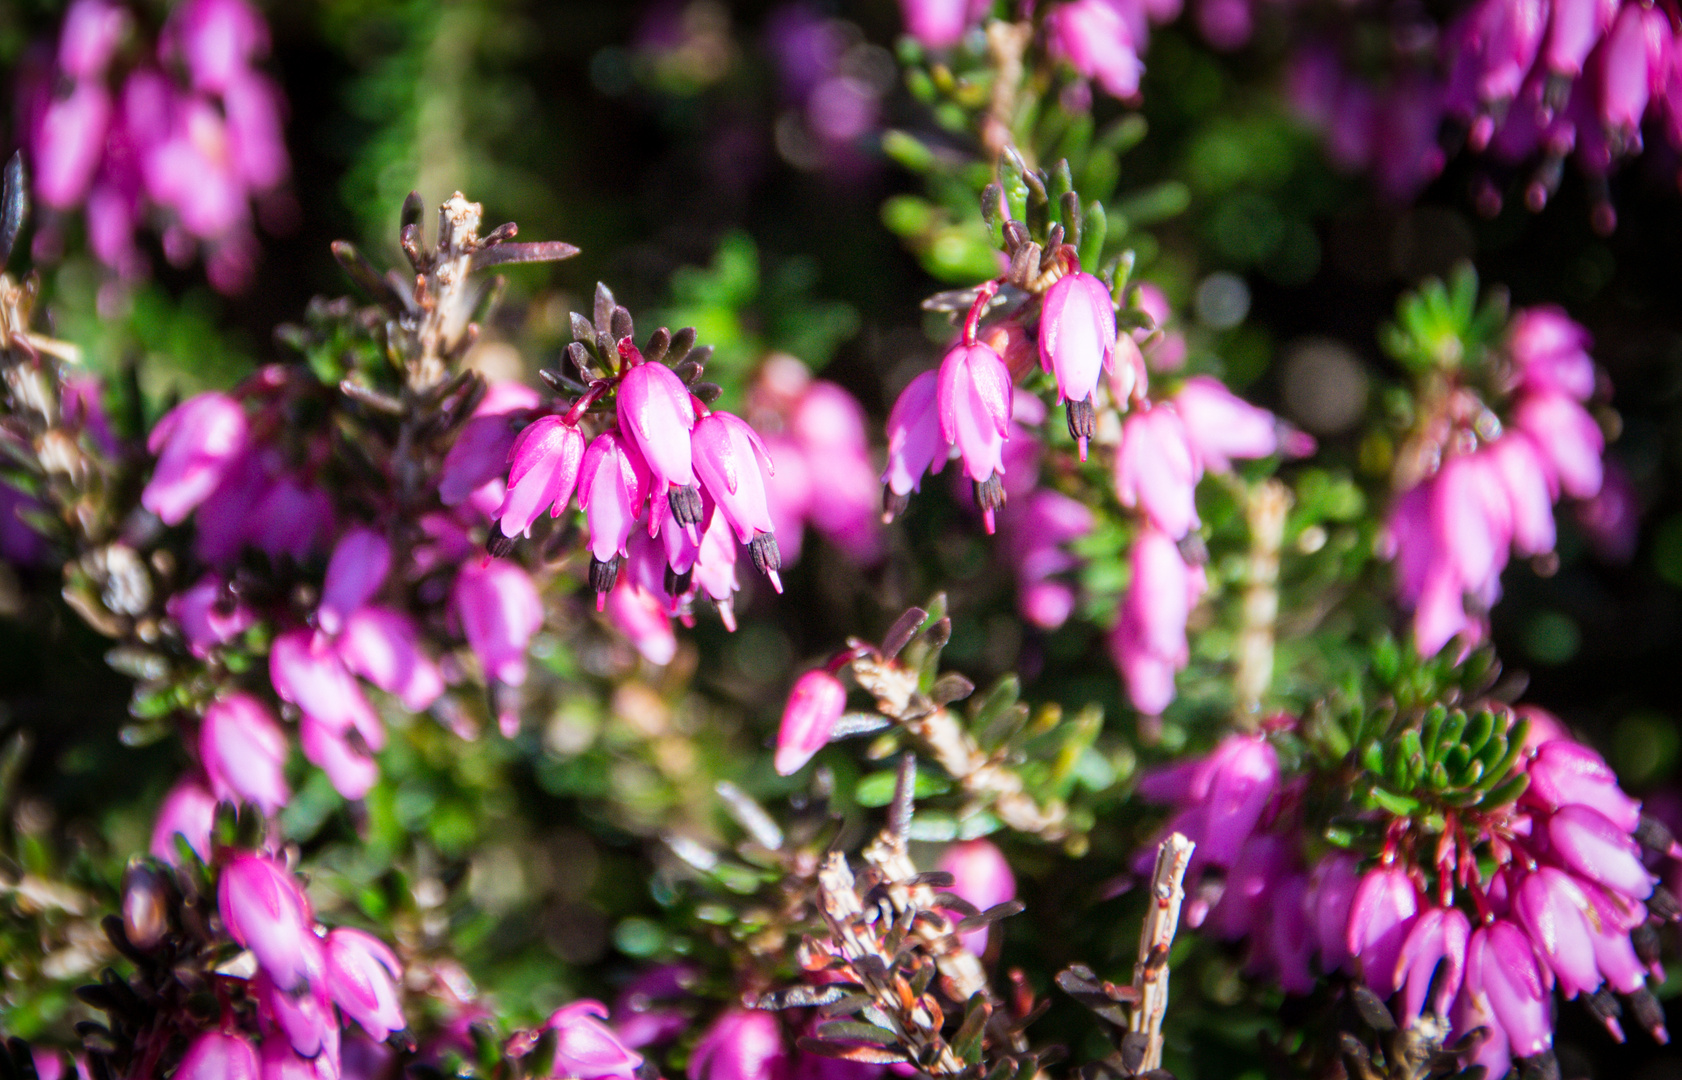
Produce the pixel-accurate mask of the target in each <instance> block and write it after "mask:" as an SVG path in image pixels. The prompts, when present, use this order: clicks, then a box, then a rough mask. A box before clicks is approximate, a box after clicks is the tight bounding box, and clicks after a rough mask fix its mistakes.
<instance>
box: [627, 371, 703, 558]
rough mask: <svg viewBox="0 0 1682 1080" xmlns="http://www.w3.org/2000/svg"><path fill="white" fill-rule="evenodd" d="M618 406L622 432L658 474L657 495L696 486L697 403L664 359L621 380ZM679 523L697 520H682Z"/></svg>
mask: <svg viewBox="0 0 1682 1080" xmlns="http://www.w3.org/2000/svg"><path fill="white" fill-rule="evenodd" d="M618 409H619V430H620V432H621V433H622V435H623V437H624V438H626V439H629V440H630V441H631V442H632V443H634V444H635V445H636V448H637V449H638V450H639V451H640V452H641V453H642V459H643V460H644V461H646V462H647V463H648V469H649V472H650V473H651V474H652V475H653V477H654V491H653V497H655V498H664V497H665V496H666V495H667V493H668V492H669V491H670V490H671V489H672V488H692V487H694V486H695V468H694V461H693V459H692V457H691V451H690V443H689V433H690V431H692V430H693V429H694V427H695V406H694V404H693V398H692V397H691V395H690V393H689V388H688V387H687V386H685V385H683V380H682V379H680V378H678V377H677V375H676V374H674V373H673V372H672V369H671V368H669V367H667V366H666V365H664V364H658V363H641V364H637V365H636V366H635V367H632V368H631V369H630V370H629V371H627V372H626V373H625V375H624V377H623V378H622V379H620V381H619V392H618ZM673 508H674V509H676V508H677V507H676V504H674V507H673ZM679 524H683V525H688V524H692V522H689V521H683V520H681V519H680V521H679Z"/></svg>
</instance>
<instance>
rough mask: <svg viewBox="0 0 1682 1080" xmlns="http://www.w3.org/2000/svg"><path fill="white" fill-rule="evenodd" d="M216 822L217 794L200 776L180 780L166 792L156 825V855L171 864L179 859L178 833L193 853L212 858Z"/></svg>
mask: <svg viewBox="0 0 1682 1080" xmlns="http://www.w3.org/2000/svg"><path fill="white" fill-rule="evenodd" d="M215 823H216V797H215V796H214V795H212V794H211V793H210V792H209V790H208V789H206V788H205V786H204V785H203V784H201V783H199V782H198V781H197V780H194V779H191V778H187V779H183V780H180V781H178V782H177V783H176V785H175V786H174V787H172V788H170V789H169V794H168V795H165V796H164V801H163V805H161V806H159V807H158V820H157V822H156V823H155V824H154V825H153V826H152V844H151V847H150V848H149V849H148V850H150V851H151V852H152V854H153V855H155V856H157V857H158V858H160V859H162V860H163V861H164V862H167V863H169V864H171V865H174V864H175V863H176V861H177V855H176V851H175V837H176V836H177V835H180V836H181V837H183V838H185V839H186V841H187V846H188V847H190V848H192V849H193V853H194V854H195V855H197V856H198V857H199V858H200V859H202V860H203V861H205V862H209V861H210V830H211V828H212V827H213V826H214V825H215Z"/></svg>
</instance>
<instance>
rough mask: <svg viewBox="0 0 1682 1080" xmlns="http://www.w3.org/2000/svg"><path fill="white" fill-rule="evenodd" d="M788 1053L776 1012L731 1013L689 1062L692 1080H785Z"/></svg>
mask: <svg viewBox="0 0 1682 1080" xmlns="http://www.w3.org/2000/svg"><path fill="white" fill-rule="evenodd" d="M787 1072H788V1051H787V1050H786V1049H784V1047H783V1030H782V1021H781V1020H779V1019H778V1017H777V1014H776V1013H773V1012H764V1011H761V1010H758V1009H728V1010H726V1011H725V1012H724V1013H723V1014H721V1015H720V1016H719V1018H718V1019H717V1020H714V1021H713V1024H712V1026H711V1027H709V1028H708V1029H707V1030H706V1033H705V1034H703V1035H702V1036H701V1041H700V1042H698V1043H696V1044H695V1052H694V1053H693V1054H692V1055H691V1056H690V1058H689V1074H688V1075H689V1080H785V1077H786V1074H787Z"/></svg>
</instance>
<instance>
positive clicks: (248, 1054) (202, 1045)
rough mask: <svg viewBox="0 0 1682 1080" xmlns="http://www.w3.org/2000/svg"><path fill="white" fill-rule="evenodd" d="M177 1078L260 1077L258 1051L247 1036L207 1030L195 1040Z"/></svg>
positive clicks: (226, 1079) (242, 1079)
mask: <svg viewBox="0 0 1682 1080" xmlns="http://www.w3.org/2000/svg"><path fill="white" fill-rule="evenodd" d="M174 1075H175V1077H176V1080H258V1070H257V1050H256V1048H254V1047H253V1046H252V1045H251V1043H250V1042H248V1041H247V1040H246V1039H245V1037H244V1036H241V1035H225V1034H223V1033H222V1032H220V1031H207V1032H205V1033H204V1034H202V1035H200V1036H199V1037H198V1038H197V1039H195V1040H193V1045H191V1046H189V1047H187V1054H186V1056H185V1057H183V1058H182V1059H181V1064H180V1065H177V1066H176V1067H175V1074H174Z"/></svg>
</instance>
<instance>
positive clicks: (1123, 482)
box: [1115, 403, 1202, 540]
mask: <svg viewBox="0 0 1682 1080" xmlns="http://www.w3.org/2000/svg"><path fill="white" fill-rule="evenodd" d="M1201 476H1202V469H1201V468H1199V466H1198V463H1197V455H1196V454H1195V453H1194V452H1193V450H1192V448H1191V436H1190V435H1189V434H1188V433H1187V431H1186V425H1185V421H1184V420H1182V419H1181V418H1180V413H1179V410H1178V409H1176V408H1175V407H1174V405H1173V404H1172V403H1168V404H1161V405H1157V406H1156V407H1155V408H1151V409H1136V410H1134V411H1133V412H1132V413H1130V414H1128V417H1127V421H1126V423H1125V424H1123V425H1122V431H1121V446H1120V448H1119V449H1117V450H1116V456H1115V487H1116V497H1117V498H1119V499H1120V500H1121V504H1122V505H1123V506H1136V507H1138V508H1139V509H1140V510H1142V511H1144V513H1145V515H1146V516H1147V517H1149V518H1150V520H1151V521H1152V522H1154V523H1155V525H1156V527H1157V528H1158V529H1161V530H1162V531H1163V532H1164V533H1166V534H1167V535H1168V537H1169V538H1170V539H1173V540H1179V539H1181V538H1182V537H1184V536H1185V535H1186V534H1187V533H1188V532H1190V531H1191V530H1192V529H1193V528H1195V527H1196V526H1197V524H1198V518H1197V481H1198V479H1199V478H1200V477H1201Z"/></svg>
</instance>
